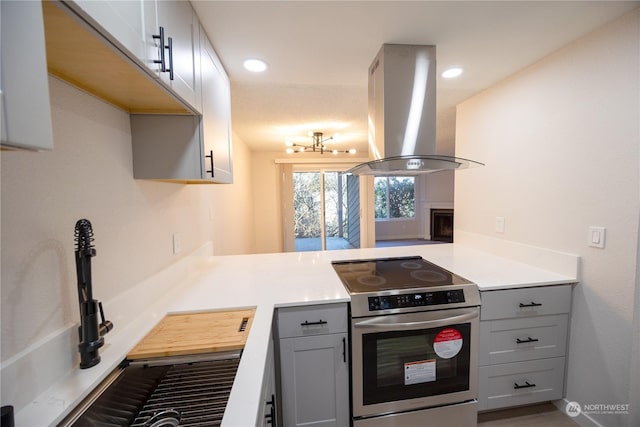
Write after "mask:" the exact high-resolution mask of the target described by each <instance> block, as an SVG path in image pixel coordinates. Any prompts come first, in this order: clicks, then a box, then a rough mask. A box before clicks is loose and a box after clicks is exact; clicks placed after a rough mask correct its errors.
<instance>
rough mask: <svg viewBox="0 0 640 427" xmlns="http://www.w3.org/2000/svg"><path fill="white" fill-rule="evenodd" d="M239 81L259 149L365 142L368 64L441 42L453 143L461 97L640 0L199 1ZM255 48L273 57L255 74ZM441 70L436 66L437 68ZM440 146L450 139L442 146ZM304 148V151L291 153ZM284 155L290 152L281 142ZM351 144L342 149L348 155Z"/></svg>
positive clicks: (444, 111) (238, 104)
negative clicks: (249, 66) (398, 47)
mask: <svg viewBox="0 0 640 427" xmlns="http://www.w3.org/2000/svg"><path fill="white" fill-rule="evenodd" d="M192 4H193V7H194V8H195V10H196V12H197V13H198V16H199V17H200V20H201V21H202V25H203V27H204V29H205V31H206V33H207V35H208V36H209V38H210V39H211V41H212V44H213V46H214V48H215V50H216V52H217V53H218V55H219V56H220V59H221V61H222V63H223V64H224V67H225V69H226V71H227V73H228V74H229V77H230V79H231V84H232V125H233V129H234V132H236V133H237V134H238V136H239V137H240V138H241V139H242V140H243V141H244V142H245V143H246V144H247V145H248V146H249V147H250V149H251V150H254V151H284V149H285V146H284V143H285V140H287V139H288V140H291V141H293V142H299V143H300V142H301V143H310V142H311V137H309V136H308V132H310V131H319V132H323V133H324V135H325V137H326V136H330V135H339V137H338V138H336V139H335V140H332V141H330V142H329V143H330V145H331V147H332V148H333V147H336V148H338V149H348V148H357V149H358V150H359V154H358V157H365V156H366V147H367V141H366V140H367V70H368V68H369V65H370V63H371V62H372V60H373V58H374V57H375V56H376V54H377V52H378V50H379V49H380V46H381V45H382V44H383V43H399V44H425V45H436V47H437V58H438V59H437V67H438V71H439V73H440V72H441V71H443V70H445V69H446V68H448V67H451V66H459V67H462V68H464V70H465V71H464V74H463V75H462V76H460V77H458V78H457V79H453V80H445V79H443V78H441V77H438V82H437V85H438V86H437V105H438V118H437V120H438V129H437V135H438V147H439V148H438V149H439V151H441V152H442V153H443V154H447V153H446V152H445V151H447V148H446V147H447V146H449V147H451V146H452V144H453V132H454V126H455V105H456V104H458V103H460V102H461V101H464V100H465V99H467V98H469V97H471V96H473V95H474V94H476V93H478V92H480V91H482V90H484V89H486V88H488V87H490V86H491V85H493V84H495V83H496V82H498V81H500V80H502V79H504V78H505V77H507V76H509V75H511V74H513V73H515V72H517V71H518V70H520V69H522V68H524V67H526V66H528V65H531V64H533V63H534V62H536V61H538V60H539V59H541V58H543V57H544V56H546V55H548V54H549V53H551V52H553V51H555V50H557V49H559V48H560V47H562V46H564V45H566V44H568V43H570V42H571V41H573V40H575V39H577V38H579V37H581V36H583V35H585V34H587V33H588V32H590V31H592V30H594V29H596V28H598V27H600V26H602V25H603V24H605V23H606V22H609V21H611V20H613V19H615V18H616V17H618V16H620V15H622V14H624V13H625V12H627V11H629V10H631V9H634V8H636V7H638V6H639V5H640V2H637V1H636V2H630V1H625V2H616V1H566V2H560V1H407V2H405V1H328V0H325V1H192ZM249 57H258V58H261V59H264V60H265V61H266V62H267V63H268V64H269V68H268V69H267V71H266V72H264V73H262V74H254V73H251V72H249V71H246V70H245V69H244V68H243V67H242V62H243V61H244V60H245V59H246V58H249ZM439 73H438V74H439ZM441 147H445V148H444V149H442V150H441ZM295 155H299V154H295ZM283 156H284V153H283ZM345 156H346V155H345Z"/></svg>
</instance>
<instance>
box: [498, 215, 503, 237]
mask: <svg viewBox="0 0 640 427" xmlns="http://www.w3.org/2000/svg"><path fill="white" fill-rule="evenodd" d="M496 233H504V217H503V216H497V217H496Z"/></svg>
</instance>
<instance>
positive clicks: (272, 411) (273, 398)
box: [264, 394, 276, 425]
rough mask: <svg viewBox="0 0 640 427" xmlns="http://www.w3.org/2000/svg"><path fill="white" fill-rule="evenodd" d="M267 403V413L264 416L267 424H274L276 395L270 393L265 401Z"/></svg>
mask: <svg viewBox="0 0 640 427" xmlns="http://www.w3.org/2000/svg"><path fill="white" fill-rule="evenodd" d="M267 405H271V408H270V409H269V413H268V414H266V415H265V416H264V419H265V420H266V421H267V424H271V425H276V396H275V395H273V394H272V395H271V400H270V401H268V402H267Z"/></svg>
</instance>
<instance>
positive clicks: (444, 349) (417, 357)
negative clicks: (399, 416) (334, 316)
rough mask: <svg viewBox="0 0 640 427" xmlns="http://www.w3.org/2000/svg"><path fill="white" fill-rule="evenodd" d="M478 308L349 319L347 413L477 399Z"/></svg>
mask: <svg viewBox="0 0 640 427" xmlns="http://www.w3.org/2000/svg"><path fill="white" fill-rule="evenodd" d="M479 313H480V309H479V308H478V307H473V308H467V309H454V310H441V311H428V312H419V313H408V314H399V315H389V316H378V317H366V318H355V319H352V320H351V332H352V343H353V344H352V345H353V353H352V363H353V366H352V372H353V373H352V375H353V378H352V379H353V416H354V417H362V416H372V415H377V414H384V413H390V412H397V411H407V410H412V409H418V408H426V407H432V406H438V405H445V404H450V403H456V402H464V401H468V400H472V399H476V398H477V373H478V371H477V369H478V368H477V366H478V355H477V352H478V328H479Z"/></svg>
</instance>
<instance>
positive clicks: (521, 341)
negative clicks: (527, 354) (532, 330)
mask: <svg viewBox="0 0 640 427" xmlns="http://www.w3.org/2000/svg"><path fill="white" fill-rule="evenodd" d="M538 341H540V340H539V339H538V338H531V337H527V339H526V340H521V339H520V338H516V344H525V343H528V342H538Z"/></svg>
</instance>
